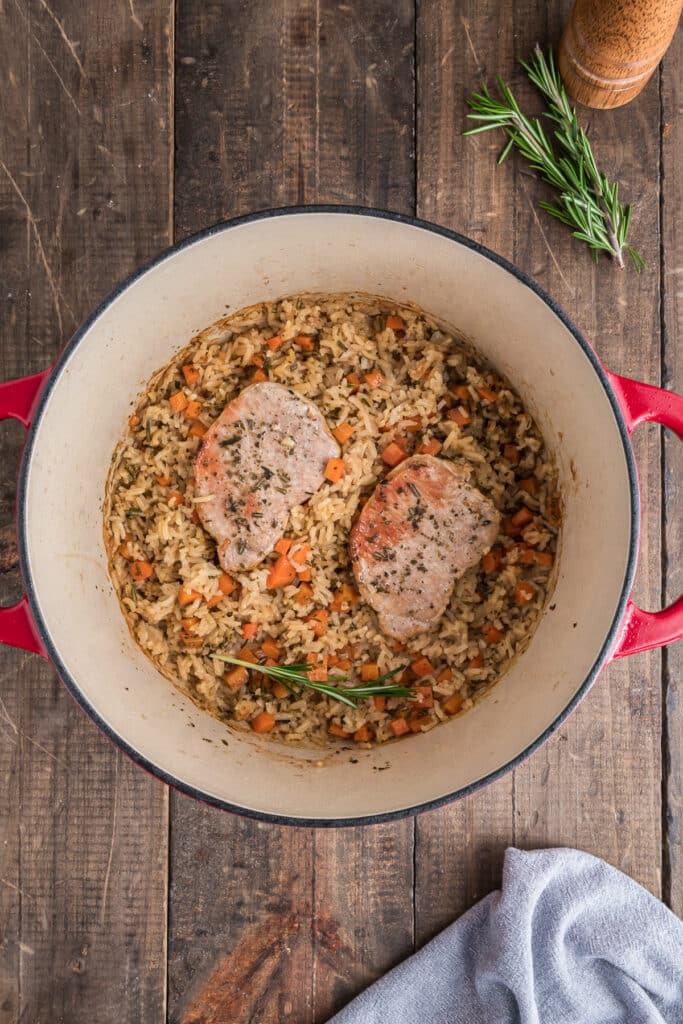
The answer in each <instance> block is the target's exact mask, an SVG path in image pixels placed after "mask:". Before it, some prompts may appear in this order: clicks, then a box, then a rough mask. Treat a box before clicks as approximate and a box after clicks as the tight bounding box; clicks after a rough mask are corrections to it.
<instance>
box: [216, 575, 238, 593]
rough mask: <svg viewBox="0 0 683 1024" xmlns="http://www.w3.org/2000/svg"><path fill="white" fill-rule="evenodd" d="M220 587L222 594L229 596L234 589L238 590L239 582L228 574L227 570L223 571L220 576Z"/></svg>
mask: <svg viewBox="0 0 683 1024" xmlns="http://www.w3.org/2000/svg"><path fill="white" fill-rule="evenodd" d="M218 589H219V590H220V592H221V594H225V595H226V596H227V595H229V594H232V592H233V590H237V584H236V583H235V581H234V580H233V578H232V577H231V576H228V574H227V572H222V573H221V574H220V576H219V577H218Z"/></svg>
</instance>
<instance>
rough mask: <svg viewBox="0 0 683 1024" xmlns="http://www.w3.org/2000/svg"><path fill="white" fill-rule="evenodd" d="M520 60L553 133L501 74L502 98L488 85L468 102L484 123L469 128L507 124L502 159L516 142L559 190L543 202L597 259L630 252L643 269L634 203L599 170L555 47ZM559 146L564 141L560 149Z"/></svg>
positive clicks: (620, 263)
mask: <svg viewBox="0 0 683 1024" xmlns="http://www.w3.org/2000/svg"><path fill="white" fill-rule="evenodd" d="M520 63H521V65H522V67H523V68H524V70H525V71H526V73H527V75H528V76H529V80H530V81H531V82H532V83H533V84H534V85H535V86H536V88H537V89H538V91H539V92H540V93H541V95H542V96H543V98H544V100H545V103H546V109H545V111H544V115H543V116H544V117H545V118H546V119H547V120H548V121H550V122H551V123H552V125H553V131H552V138H551V137H550V136H549V135H548V133H547V132H546V129H545V127H544V124H543V122H542V121H541V120H539V118H537V117H533V118H529V117H526V115H525V114H523V113H522V111H521V110H520V107H519V104H518V103H517V100H516V99H515V97H514V95H513V93H512V91H511V90H510V88H509V86H507V85H506V84H505V82H503V80H502V79H501V78H499V79H498V88H499V90H500V94H501V96H502V100H498V99H496V98H495V97H494V96H491V94H490V93H489V91H488V89H487V88H486V86H485V85H483V86H482V89H481V92H478V93H477V92H475V93H473V95H472V96H470V98H469V99H468V101H467V103H468V105H469V107H470V108H471V110H472V111H473V113H471V114H468V115H467V117H468V119H469V120H472V121H477V122H479V125H478V127H476V128H471V129H469V130H468V131H466V132H464V133H463V134H465V135H477V134H478V133H479V132H488V131H494V130H496V129H502V130H503V131H504V132H505V134H506V135H507V142H506V143H505V146H504V148H503V151H502V153H501V154H500V156H499V158H498V163H499V164H501V163H502V162H503V161H504V160H505V158H506V157H507V156H508V154H509V153H510V150H511V149H513V148H515V149H517V150H518V151H519V152H520V153H521V155H522V156H523V157H524V158H525V159H526V160H527V161H528V162H529V164H530V165H531V167H532V168H533V169H534V170H535V171H537V173H538V174H539V175H540V176H541V178H543V180H544V181H546V182H547V183H548V184H549V185H550V186H551V187H552V188H554V189H555V190H556V192H557V193H558V195H557V197H556V200H555V203H548V202H542V203H540V206H541V208H542V209H544V210H545V211H546V213H549V214H550V216H551V217H555V218H556V219H557V220H559V221H561V222H562V223H563V224H566V225H567V226H568V227H570V228H571V229H572V233H573V235H574V237H575V238H578V239H580V240H581V241H584V242H586V244H587V245H588V246H589V247H590V249H591V250H592V252H593V255H594V257H595V259H596V260H597V259H599V256H600V253H601V252H602V253H605V254H607V255H608V256H611V257H612V259H613V260H614V261H615V262H616V263H617V265H618V266H619V267H623V266H624V254H625V253H627V254H628V255H629V256H630V257H631V259H632V260H633V265H634V267H635V269H636V271H638V273H640V271H641V270H642V269H643V267H644V266H645V261H644V260H643V258H642V256H640V254H639V253H638V252H636V250H635V249H634V248H633V246H631V245H629V244H628V230H629V225H630V220H631V207H630V206H623V205H622V203H621V202H620V201H619V185H618V183H617V182H614V183H613V184H610V182H609V179H608V178H607V176H606V175H605V174H602V173H601V172H600V171H599V170H598V166H597V163H596V161H595V156H594V154H593V150H592V148H591V144H590V142H589V140H588V136H587V134H586V132H585V131H584V129H583V128H581V126H580V125H579V122H578V118H577V116H576V111H575V109H574V108H573V107H572V106H571V104H570V102H569V99H568V97H567V93H566V92H565V88H564V85H563V84H562V79H561V77H560V73H559V71H558V69H557V68H556V66H555V60H554V58H553V55H552V51H551V52H550V53H549V54H548V58H547V60H546V58H545V56H544V54H543V52H542V50H541V48H540V47H539V46H538V45H537V46H536V48H535V50H534V54H533V57H532V58H531V60H529V61H528V62H527V61H520ZM555 147H558V150H557V152H556V149H555ZM558 153H559V155H558Z"/></svg>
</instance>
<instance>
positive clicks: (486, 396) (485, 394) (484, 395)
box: [477, 387, 498, 402]
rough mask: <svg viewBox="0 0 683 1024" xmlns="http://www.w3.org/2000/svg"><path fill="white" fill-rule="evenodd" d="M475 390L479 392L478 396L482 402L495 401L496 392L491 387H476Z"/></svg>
mask: <svg viewBox="0 0 683 1024" xmlns="http://www.w3.org/2000/svg"><path fill="white" fill-rule="evenodd" d="M477 391H478V393H479V397H480V398H481V399H482V401H484V402H495V401H496V400H497V398H498V395H497V394H496V392H495V391H492V390H491V388H485V387H478V388H477Z"/></svg>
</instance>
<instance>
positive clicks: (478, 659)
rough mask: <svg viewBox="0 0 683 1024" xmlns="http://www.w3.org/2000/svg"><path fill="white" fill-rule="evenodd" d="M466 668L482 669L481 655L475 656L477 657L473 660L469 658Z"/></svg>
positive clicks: (482, 660)
mask: <svg viewBox="0 0 683 1024" xmlns="http://www.w3.org/2000/svg"><path fill="white" fill-rule="evenodd" d="M467 667H468V668H483V667H484V659H483V657H482V656H481V654H477V656H476V657H475V658H470V660H469V661H468V662H467Z"/></svg>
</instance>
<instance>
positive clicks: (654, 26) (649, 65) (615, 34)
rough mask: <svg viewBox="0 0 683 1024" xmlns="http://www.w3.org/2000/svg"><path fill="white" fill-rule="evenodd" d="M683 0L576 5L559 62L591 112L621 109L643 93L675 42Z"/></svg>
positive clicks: (597, 0) (595, 0)
mask: <svg viewBox="0 0 683 1024" xmlns="http://www.w3.org/2000/svg"><path fill="white" fill-rule="evenodd" d="M682 7H683V0H575V3H574V7H573V9H572V12H571V14H570V16H569V21H568V22H567V26H566V28H565V30H564V34H563V36H562V40H561V42H560V48H559V51H558V62H559V66H560V72H561V74H562V78H563V79H564V84H565V86H566V88H567V92H568V93H569V95H570V96H572V97H573V98H574V99H575V100H577V101H578V102H579V103H583V104H584V105H585V106H587V107H621V106H622V105H623V104H624V103H628V102H629V100H632V99H633V97H634V96H637V95H638V93H639V92H640V91H641V89H643V88H644V87H645V85H646V83H647V81H648V79H649V78H650V76H651V75H652V73H653V71H654V70H655V68H656V67H657V65H658V64H659V62H660V60H661V59H662V57H663V56H664V54H665V52H666V49H667V47H668V45H669V43H670V42H671V39H672V38H673V34H674V32H675V31H676V25H677V24H678V18H679V16H680V13H681V8H682Z"/></svg>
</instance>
